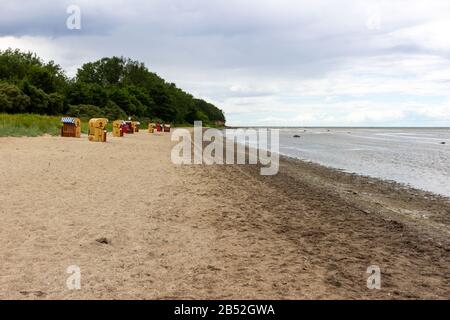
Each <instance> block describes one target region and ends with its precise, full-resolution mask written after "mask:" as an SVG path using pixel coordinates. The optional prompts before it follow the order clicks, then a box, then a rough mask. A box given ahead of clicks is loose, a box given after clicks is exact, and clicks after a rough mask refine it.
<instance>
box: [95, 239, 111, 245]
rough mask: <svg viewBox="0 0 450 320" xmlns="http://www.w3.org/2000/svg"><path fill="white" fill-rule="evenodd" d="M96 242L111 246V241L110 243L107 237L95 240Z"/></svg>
mask: <svg viewBox="0 0 450 320" xmlns="http://www.w3.org/2000/svg"><path fill="white" fill-rule="evenodd" d="M95 241H97V242H98V243H102V244H110V243H111V241H109V240H108V239H107V238H105V237H102V238H99V239H97V240H95Z"/></svg>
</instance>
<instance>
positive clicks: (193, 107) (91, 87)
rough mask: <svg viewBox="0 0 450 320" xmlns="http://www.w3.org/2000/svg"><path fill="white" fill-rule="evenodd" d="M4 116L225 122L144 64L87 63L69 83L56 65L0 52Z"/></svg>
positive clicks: (119, 59) (212, 108)
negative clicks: (36, 115)
mask: <svg viewBox="0 0 450 320" xmlns="http://www.w3.org/2000/svg"><path fill="white" fill-rule="evenodd" d="M0 113H8V114H18V113H30V114H40V115H69V116H75V117H80V118H90V117H106V118H108V119H110V120H115V119H125V118H128V117H131V118H133V119H136V120H141V121H144V122H146V121H149V120H150V119H151V120H153V121H163V122H172V123H179V124H187V123H193V122H194V121H195V120H201V121H203V122H204V123H206V124H212V125H224V123H225V116H224V114H223V112H222V111H221V110H220V109H219V108H217V107H216V106H214V105H213V104H211V103H209V102H207V101H204V100H202V99H197V98H195V97H193V96H192V95H191V94H189V93H187V92H185V91H183V90H182V89H180V88H178V87H177V86H176V85H175V84H174V83H170V82H167V81H165V80H164V79H162V78H161V77H159V76H158V75H157V74H156V73H153V72H151V71H150V70H149V69H147V67H146V66H145V65H144V64H143V63H141V62H139V61H135V60H132V59H129V58H124V57H111V58H103V59H100V60H98V61H94V62H89V63H85V64H84V65H82V66H81V67H80V68H79V69H78V70H77V73H76V75H75V77H73V78H70V77H68V76H67V75H66V73H65V71H64V70H63V69H62V68H61V66H59V65H58V64H56V63H55V62H53V61H50V62H44V61H43V60H42V59H41V58H39V57H38V56H37V55H36V54H35V53H32V52H22V51H20V50H13V49H7V50H4V51H0Z"/></svg>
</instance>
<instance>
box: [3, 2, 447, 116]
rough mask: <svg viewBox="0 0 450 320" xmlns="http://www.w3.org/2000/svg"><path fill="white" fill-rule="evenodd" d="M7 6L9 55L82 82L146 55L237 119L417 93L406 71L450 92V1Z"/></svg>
mask: <svg viewBox="0 0 450 320" xmlns="http://www.w3.org/2000/svg"><path fill="white" fill-rule="evenodd" d="M72 3H73V4H77V5H79V6H80V7H81V9H82V30H81V31H70V30H67V28H66V27H65V22H66V19H67V16H68V15H67V14H66V8H67V6H68V5H69V4H72ZM1 9H2V10H1V17H2V18H1V19H0V49H2V48H4V47H6V46H18V47H21V48H25V49H31V50H34V51H36V52H37V53H38V54H40V55H42V56H43V57H44V58H47V59H54V60H55V61H57V62H59V63H61V64H62V65H63V67H64V68H66V70H68V72H69V73H71V74H72V75H73V72H74V70H76V67H78V66H79V65H80V64H82V63H83V62H86V61H89V60H93V59H98V58H101V57H103V56H111V55H124V56H127V57H131V58H133V59H138V60H141V61H144V62H145V63H146V64H147V66H148V67H149V68H150V69H152V70H154V71H156V72H158V73H159V74H161V75H162V76H163V77H165V78H167V79H168V80H169V81H173V82H176V83H177V84H179V85H180V86H181V87H182V88H184V89H186V90H190V91H192V92H193V93H194V94H196V95H198V96H201V97H204V98H207V99H210V100H212V101H215V102H219V103H220V104H221V105H220V106H222V107H223V108H224V109H225V111H229V114H232V115H233V117H235V116H236V119H237V118H238V117H239V109H240V110H244V109H245V110H246V111H248V110H253V111H254V112H257V110H261V108H263V106H264V108H265V110H270V106H269V105H267V104H270V105H271V106H274V107H273V109H274V110H277V111H275V112H280V114H281V113H282V110H287V109H289V110H292V108H297V109H298V110H302V106H303V103H304V102H303V100H302V99H303V98H304V97H305V96H311V95H312V94H313V93H314V94H315V95H316V96H317V99H325V98H326V97H327V96H329V95H338V94H339V93H341V94H342V95H352V94H356V95H368V94H374V90H375V89H378V90H379V91H380V92H381V93H382V94H383V95H385V96H386V99H388V98H389V97H388V94H389V95H391V97H390V98H389V99H391V100H396V99H397V100H398V95H401V94H406V93H405V92H408V93H407V94H410V93H409V92H410V91H412V90H410V91H408V90H407V89H408V88H407V87H406V86H407V82H405V81H401V79H399V78H402V79H404V78H405V77H406V76H408V77H415V79H416V80H415V81H416V83H415V84H414V85H416V86H417V87H418V88H419V89H421V88H422V91H424V92H427V94H429V95H433V96H438V95H440V96H441V98H442V92H443V91H444V90H445V89H448V88H447V87H448V83H447V84H446V85H445V86H443V85H442V83H446V82H445V76H442V75H440V73H439V70H446V68H447V67H449V66H450V63H449V56H450V43H449V42H448V40H445V39H446V38H448V37H447V36H446V35H445V30H446V29H445V21H449V20H450V4H449V3H448V1H437V0H436V1H433V2H432V3H431V2H428V1H420V0H417V1H406V0H399V1H382V0H380V1H377V0H374V1H358V0H342V1H339V2H334V1H325V0H322V1H312V0H303V1H299V0H292V1H290V0H278V1H275V0H272V1H270V0H259V1H256V0H254V1H237V0H228V1H218V0H209V1H200V0H150V1H144V0H129V1H124V0H111V1H105V0H100V1H95V3H94V2H93V1H87V0H79V1H66V0H64V1H57V0H55V1H51V0H38V1H29V0H25V1H20V2H19V1H11V0H3V1H2V3H1ZM438 22H439V23H441V22H442V23H443V24H444V26H442V25H440V24H439V23H438ZM435 23H438V24H435ZM449 27H450V26H449ZM442 31H443V32H442ZM442 33H444V34H443V35H442ZM2 39H3V41H2ZM385 60H388V61H389V62H391V63H390V64H389V65H388V66H387V64H386V63H385ZM404 64H410V65H411V66H410V67H409V68H404V67H403V66H404ZM366 66H374V67H373V68H370V70H363V71H361V69H364V68H366ZM410 70H412V71H410ZM387 71H392V72H390V73H389V75H388V76H387V75H386V73H387ZM414 72H416V73H414ZM410 73H412V75H411V74H410ZM378 81H379V82H380V85H377V84H378ZM439 83H441V84H439ZM374 86H375V88H374ZM433 90H434V91H433ZM375 91H376V90H375ZM416 91H420V90H416ZM449 92H450V91H449ZM392 95H394V96H392ZM395 95H397V96H395ZM249 97H250V98H252V99H251V100H248V99H246V98H249ZM268 98H270V99H269V100H268ZM286 101H287V102H286ZM249 105H251V108H249ZM356 105H357V104H356ZM385 105H388V104H385ZM240 106H241V107H240ZM265 112H266V111H265ZM267 112H268V111H267ZM289 112H291V111H289ZM299 112H300V111H299ZM308 112H309V111H308ZM330 112H332V111H330ZM405 113H407V112H406V111H405ZM268 118H270V117H268Z"/></svg>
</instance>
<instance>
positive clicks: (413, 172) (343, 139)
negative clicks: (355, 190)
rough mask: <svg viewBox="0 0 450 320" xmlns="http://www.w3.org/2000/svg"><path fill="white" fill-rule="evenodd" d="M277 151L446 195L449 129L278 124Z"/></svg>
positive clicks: (449, 192)
mask: <svg viewBox="0 0 450 320" xmlns="http://www.w3.org/2000/svg"><path fill="white" fill-rule="evenodd" d="M295 135H297V136H300V137H294V136H295ZM280 154H283V155H286V156H290V157H294V158H298V159H302V160H307V161H312V162H315V163H319V164H322V165H325V166H328V167H332V168H338V169H342V170H344V171H346V172H352V173H357V174H361V175H367V176H371V177H376V178H381V179H385V180H393V181H396V182H400V183H402V184H406V185H409V186H411V187H414V188H419V189H422V190H426V191H431V192H434V193H437V194H441V195H444V196H449V197H450V128H280Z"/></svg>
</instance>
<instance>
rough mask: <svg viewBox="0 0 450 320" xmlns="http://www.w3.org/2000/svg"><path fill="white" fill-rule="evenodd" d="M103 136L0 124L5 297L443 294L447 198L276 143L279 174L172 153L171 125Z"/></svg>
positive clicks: (448, 292) (448, 244) (449, 217)
mask: <svg viewBox="0 0 450 320" xmlns="http://www.w3.org/2000/svg"><path fill="white" fill-rule="evenodd" d="M19 139H20V140H19ZM108 141H109V143H105V144H101V143H100V144H99V143H92V142H88V141H87V139H85V138H84V137H83V138H81V139H75V138H61V137H52V136H45V137H36V138H0V142H1V143H0V159H1V160H0V169H2V170H1V172H2V181H3V183H2V184H0V202H1V203H2V204H3V206H2V209H1V210H0V218H1V219H2V227H1V228H0V231H1V232H0V240H1V241H2V243H3V244H4V245H3V246H2V247H1V248H0V298H1V299H14V298H17V299H423V298H424V299H427V298H428V299H449V298H450V284H449V283H450V281H449V280H450V279H449V267H448V261H449V258H450V253H449V252H450V241H449V239H450V237H449V234H450V204H449V203H448V202H447V201H446V200H445V199H442V198H440V197H436V196H434V195H433V194H429V193H427V192H423V191H420V190H415V189H411V188H405V187H403V186H399V185H398V184H396V183H392V182H386V181H382V180H379V179H376V178H370V177H364V176H359V175H355V174H349V173H345V172H342V171H339V170H336V169H332V168H327V167H324V166H321V165H318V164H314V163H309V162H305V161H302V160H298V159H295V158H288V157H285V156H281V157H280V170H279V173H278V175H276V176H261V175H260V174H259V166H258V165H211V166H205V165H203V166H195V165H185V166H176V165H173V164H172V163H171V161H170V150H171V146H172V145H173V144H174V143H172V142H171V141H170V135H160V136H158V135H149V134H148V133H146V132H141V133H138V134H135V135H129V136H126V137H124V138H114V137H111V138H110V137H108ZM118 177H123V178H124V179H125V180H121V179H118ZM93 178H94V179H93ZM96 181H101V183H96ZM124 181H126V183H124ZM102 238H105V239H106V240H107V241H106V242H107V243H104V241H100V242H99V239H102ZM74 264H75V265H79V266H80V268H81V273H82V280H81V290H76V291H73V290H68V289H67V288H66V287H65V282H66V279H67V277H68V275H67V274H66V268H67V267H68V266H70V265H74ZM371 265H378V266H379V267H380V268H381V273H382V275H381V290H369V289H368V288H367V287H366V280H367V277H368V274H366V270H367V268H368V267H369V266H371Z"/></svg>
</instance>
